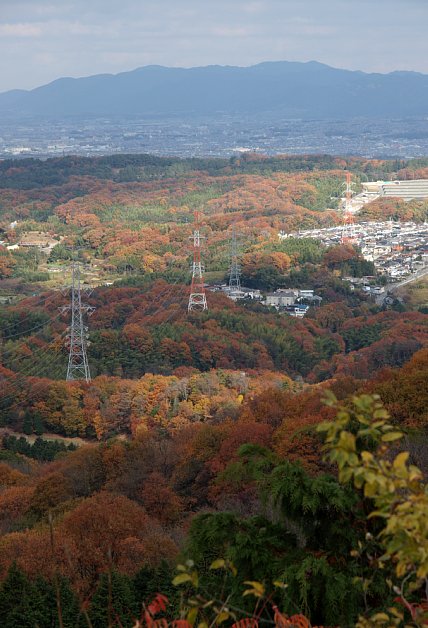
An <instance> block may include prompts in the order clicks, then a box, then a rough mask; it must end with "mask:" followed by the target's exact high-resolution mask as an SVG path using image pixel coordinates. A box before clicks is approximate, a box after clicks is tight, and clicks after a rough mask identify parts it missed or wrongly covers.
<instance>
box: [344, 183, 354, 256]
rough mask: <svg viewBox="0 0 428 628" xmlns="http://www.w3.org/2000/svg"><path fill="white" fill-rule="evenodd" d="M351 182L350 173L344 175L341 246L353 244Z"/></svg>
mask: <svg viewBox="0 0 428 628" xmlns="http://www.w3.org/2000/svg"><path fill="white" fill-rule="evenodd" d="M352 185H353V184H352V182H351V173H350V172H347V173H346V183H345V186H346V187H345V189H346V192H345V207H344V211H343V225H342V244H347V243H350V242H354V240H355V220H354V215H353V213H352V204H351V199H352Z"/></svg>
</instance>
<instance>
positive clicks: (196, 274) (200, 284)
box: [187, 212, 208, 312]
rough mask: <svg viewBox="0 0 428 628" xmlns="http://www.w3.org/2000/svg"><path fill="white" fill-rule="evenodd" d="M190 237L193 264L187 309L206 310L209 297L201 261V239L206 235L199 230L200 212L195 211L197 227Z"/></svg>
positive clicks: (191, 310) (190, 310) (189, 310)
mask: <svg viewBox="0 0 428 628" xmlns="http://www.w3.org/2000/svg"><path fill="white" fill-rule="evenodd" d="M190 239H191V240H193V264H192V283H191V286H190V295H189V305H188V307H187V311H188V312H193V311H194V310H200V311H204V310H207V309H208V304H207V297H206V294H205V287H204V267H203V265H202V262H201V240H203V239H204V236H201V233H200V230H199V214H198V212H195V228H194V231H193V236H191V238H190Z"/></svg>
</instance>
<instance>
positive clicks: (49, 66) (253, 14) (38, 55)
mask: <svg viewBox="0 0 428 628" xmlns="http://www.w3.org/2000/svg"><path fill="white" fill-rule="evenodd" d="M427 24H428V0H0V91H4V90H7V89H12V88H32V87H35V86H37V85H41V84H43V83H46V82H48V81H51V80H53V79H55V78H58V77H60V76H85V75H89V74H96V73H101V72H112V73H116V72H121V71H124V70H131V69H134V68H136V67H138V66H142V65H148V64H161V65H169V66H185V67H188V66H195V65H208V64H215V63H218V64H222V65H226V64H229V65H252V64H254V63H258V62H260V61H274V60H290V61H309V60H317V61H322V62H324V63H328V64H330V65H333V66H336V67H342V68H349V69H359V70H365V71H379V72H388V71H391V70H395V69H400V70H403V69H406V70H417V71H420V72H426V73H428V43H427V42H428V38H427V35H426V29H427Z"/></svg>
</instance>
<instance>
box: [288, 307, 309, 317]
mask: <svg viewBox="0 0 428 628" xmlns="http://www.w3.org/2000/svg"><path fill="white" fill-rule="evenodd" d="M308 310H309V305H301V304H295V305H289V306H288V307H287V308H285V311H286V312H287V314H288V315H289V316H294V317H295V318H303V317H304V316H305V315H306V314H307V312H308Z"/></svg>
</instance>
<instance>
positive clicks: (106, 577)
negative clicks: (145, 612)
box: [89, 571, 138, 628]
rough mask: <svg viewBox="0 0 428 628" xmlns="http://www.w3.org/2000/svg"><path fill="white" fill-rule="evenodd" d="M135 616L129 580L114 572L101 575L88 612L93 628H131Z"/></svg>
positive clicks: (132, 590) (131, 587)
mask: <svg viewBox="0 0 428 628" xmlns="http://www.w3.org/2000/svg"><path fill="white" fill-rule="evenodd" d="M137 615H138V609H137V605H136V601H135V596H134V589H133V586H132V581H131V579H130V578H128V577H127V576H124V575H122V574H120V573H117V572H115V571H113V572H111V573H110V574H102V575H101V578H100V580H99V583H98V587H97V590H96V591H95V594H94V596H93V598H92V602H91V607H90V611H89V617H90V620H91V622H92V626H93V628H105V627H106V626H122V627H123V628H132V626H133V625H134V624H135V618H136V617H137Z"/></svg>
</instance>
